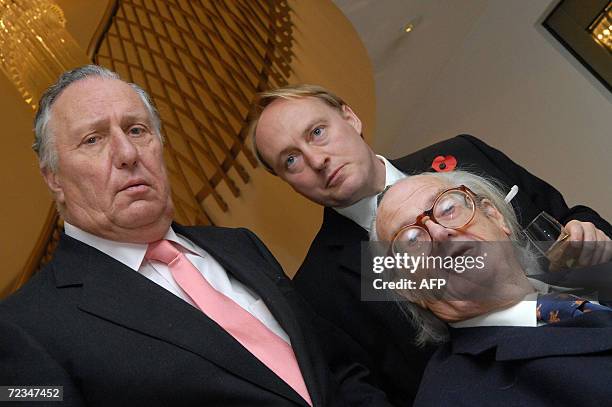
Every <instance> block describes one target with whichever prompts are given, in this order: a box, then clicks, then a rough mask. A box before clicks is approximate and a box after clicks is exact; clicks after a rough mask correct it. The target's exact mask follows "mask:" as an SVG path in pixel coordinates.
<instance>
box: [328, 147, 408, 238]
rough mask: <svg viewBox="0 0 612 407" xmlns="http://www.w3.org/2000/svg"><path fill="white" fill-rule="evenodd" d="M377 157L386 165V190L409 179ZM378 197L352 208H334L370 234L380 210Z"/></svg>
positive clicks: (381, 157)
mask: <svg viewBox="0 0 612 407" xmlns="http://www.w3.org/2000/svg"><path fill="white" fill-rule="evenodd" d="M376 157H378V159H379V160H381V161H382V162H383V163H384V164H385V188H386V187H387V186H389V185H393V184H395V183H396V182H397V181H399V180H401V179H403V178H406V177H407V175H406V174H404V173H403V172H401V171H400V170H398V169H397V168H395V167H394V166H393V164H391V163H390V162H389V160H387V159H386V158H385V157H383V156H382V155H377V156H376ZM377 197H378V194H377V195H372V196H368V197H366V198H363V199H362V200H360V201H357V202H355V203H354V204H352V205H350V206H347V207H345V208H334V210H336V212H338V213H339V214H340V215H343V216H346V217H347V218H349V219H350V220H352V221H353V222H355V223H356V224H358V225H359V226H361V227H362V228H364V229H365V230H367V231H368V233H370V230H371V229H372V222H373V221H374V217H375V216H376V210H377V209H378V205H377V202H376V199H377Z"/></svg>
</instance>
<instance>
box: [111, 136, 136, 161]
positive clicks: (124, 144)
mask: <svg viewBox="0 0 612 407" xmlns="http://www.w3.org/2000/svg"><path fill="white" fill-rule="evenodd" d="M111 139H112V141H111V144H112V154H113V164H114V165H115V167H117V168H129V167H134V166H135V165H136V164H137V163H138V148H137V147H136V146H135V145H134V142H133V140H132V139H131V138H130V136H129V135H127V134H125V132H124V131H123V130H122V129H118V130H116V131H114V132H113V134H112V137H111Z"/></svg>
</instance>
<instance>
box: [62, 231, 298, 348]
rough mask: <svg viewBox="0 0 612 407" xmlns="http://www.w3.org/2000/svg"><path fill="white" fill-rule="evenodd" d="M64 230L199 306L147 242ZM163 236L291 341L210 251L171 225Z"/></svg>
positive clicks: (211, 280) (220, 287)
mask: <svg viewBox="0 0 612 407" xmlns="http://www.w3.org/2000/svg"><path fill="white" fill-rule="evenodd" d="M64 229H65V231H66V234H67V235H68V236H70V237H72V238H74V239H77V240H79V241H81V242H83V243H85V244H87V245H89V246H91V247H93V248H95V249H98V250H99V251H101V252H102V253H105V254H106V255H108V256H110V257H112V258H113V259H115V260H117V261H118V262H120V263H123V264H125V265H126V266H127V267H129V268H131V269H132V270H134V271H136V272H138V273H139V274H142V275H143V276H145V277H146V278H148V279H149V280H151V281H153V282H154V283H155V284H157V285H159V286H161V287H163V288H165V289H166V290H168V291H170V292H171V293H172V294H174V295H176V296H177V297H179V298H181V299H182V300H183V301H186V302H188V303H189V304H191V305H192V306H194V307H196V305H195V304H194V302H193V301H192V300H191V298H189V296H188V295H187V293H185V292H184V291H183V290H182V289H181V288H180V287H179V285H178V284H177V283H176V281H174V278H173V277H172V273H171V272H170V270H169V269H168V266H167V265H166V264H164V263H161V262H158V261H155V260H146V259H145V258H144V257H145V253H146V252H147V248H148V245H147V244H141V243H123V242H115V241H112V240H107V239H103V238H101V237H99V236H95V235H92V234H91V233H88V232H85V231H84V230H82V229H79V228H78V227H76V226H74V225H71V224H70V223H68V222H64ZM164 239H167V240H169V241H171V242H175V243H178V244H179V245H181V246H182V247H184V248H186V249H187V250H189V251H190V252H191V253H185V255H186V257H187V258H188V259H189V261H190V262H191V263H192V264H193V265H194V266H195V267H196V269H198V271H199V272H200V273H202V276H203V277H204V278H205V279H206V280H207V281H208V282H209V283H210V285H212V286H213V287H214V288H215V289H216V290H217V291H219V292H221V293H223V294H224V295H225V296H227V297H229V298H231V299H232V300H233V301H234V302H236V303H237V304H238V305H240V306H241V307H242V308H243V309H245V310H246V311H248V312H249V313H250V314H251V315H253V316H254V317H255V318H257V319H258V320H259V321H261V322H262V323H263V324H264V325H265V326H266V327H267V328H268V329H270V330H271V331H272V332H274V333H275V334H277V335H278V336H279V337H281V338H282V339H283V340H284V341H285V342H287V343H289V344H291V341H290V340H289V336H288V335H287V333H286V332H285V330H284V329H283V328H282V327H281V326H280V325H279V323H278V322H277V321H276V319H275V318H274V316H273V315H272V313H271V312H270V310H269V309H268V307H267V306H266V304H265V303H264V302H263V300H262V299H261V298H260V297H259V296H258V295H257V294H256V293H255V292H253V291H252V290H250V289H249V288H248V287H246V286H245V285H244V284H242V283H241V282H240V281H238V280H236V279H234V278H233V277H231V276H229V275H228V274H227V272H226V271H225V270H224V269H223V267H221V265H220V264H219V263H218V262H217V261H216V260H215V259H214V258H213V257H212V256H211V255H210V254H208V253H207V252H206V251H205V250H203V249H202V248H200V247H198V246H197V245H195V244H194V243H192V242H191V241H190V240H188V239H187V238H185V237H183V236H180V235H177V234H176V233H175V232H174V230H172V228H170V229H168V232H167V233H166V235H165V236H164ZM196 308H197V307H196Z"/></svg>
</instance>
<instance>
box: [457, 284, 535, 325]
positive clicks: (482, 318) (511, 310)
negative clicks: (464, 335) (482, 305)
mask: <svg viewBox="0 0 612 407" xmlns="http://www.w3.org/2000/svg"><path fill="white" fill-rule="evenodd" d="M537 299H538V293H537V292H534V293H530V294H527V295H526V296H525V298H523V300H522V301H519V302H518V303H516V304H514V305H512V306H510V307H508V308H504V309H502V310H497V311H492V312H489V313H486V314H483V315H479V316H477V317H474V318H470V319H466V320H465V321H460V322H453V323H450V324H449V325H450V326H452V327H453V328H473V327H477V326H528V327H535V326H538V321H537V318H536V307H537Z"/></svg>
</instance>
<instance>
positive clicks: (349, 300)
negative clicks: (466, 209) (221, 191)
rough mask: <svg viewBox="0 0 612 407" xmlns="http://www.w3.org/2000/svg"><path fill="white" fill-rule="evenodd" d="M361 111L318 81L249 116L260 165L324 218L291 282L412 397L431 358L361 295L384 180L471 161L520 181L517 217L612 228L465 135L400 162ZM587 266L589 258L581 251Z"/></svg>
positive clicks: (404, 401)
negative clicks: (379, 146)
mask: <svg viewBox="0 0 612 407" xmlns="http://www.w3.org/2000/svg"><path fill="white" fill-rule="evenodd" d="M361 127H362V126H361V122H360V120H359V117H358V116H357V115H356V114H355V113H354V112H353V111H352V110H351V108H350V107H349V106H348V105H347V104H346V103H345V102H344V101H343V100H342V99H341V98H340V97H338V96H336V95H334V94H333V93H331V92H330V91H328V90H326V89H324V88H321V87H319V86H312V85H296V86H290V87H286V88H280V89H276V90H273V91H270V92H265V93H263V94H262V95H261V97H260V99H259V102H258V110H257V114H256V116H255V117H254V119H253V122H252V124H251V135H252V136H253V137H254V138H253V141H254V146H255V150H256V153H257V155H258V157H259V159H260V161H261V162H262V164H263V165H264V167H265V168H266V169H267V170H268V171H269V172H271V173H272V174H275V175H277V176H279V177H280V178H281V179H283V180H284V181H286V182H287V183H289V184H290V185H291V186H292V187H293V188H294V190H295V191H296V192H298V193H300V194H302V195H304V196H305V197H306V198H308V199H310V200H312V201H313V202H316V203H319V204H321V205H323V206H325V210H324V215H323V224H322V225H321V229H320V230H319V232H318V234H317V235H316V237H315V238H314V241H313V242H312V244H311V246H310V250H309V251H308V254H307V256H306V259H305V260H304V262H303V263H302V266H301V267H300V269H299V270H298V272H297V274H296V276H295V278H294V283H295V285H296V287H297V289H298V290H299V291H300V292H301V293H302V294H303V296H304V297H305V298H306V299H307V301H309V302H310V303H311V304H312V306H313V307H314V308H315V310H317V311H318V312H319V313H321V314H323V315H326V316H327V317H328V318H329V319H330V320H331V321H332V322H334V323H335V324H337V325H338V326H340V327H341V328H343V329H344V330H345V331H346V332H347V333H348V334H349V335H351V336H352V337H353V338H355V339H356V340H357V342H359V343H360V344H361V347H362V352H360V353H359V354H356V355H353V357H354V358H355V359H360V360H362V361H364V362H365V363H367V364H368V366H369V367H370V370H372V371H373V373H375V374H376V375H377V376H378V377H379V379H380V380H381V381H382V382H383V383H384V386H385V390H386V391H387V394H388V395H389V397H390V398H391V400H392V401H393V402H395V403H396V404H399V405H409V404H410V401H411V400H412V399H413V398H414V395H415V394H416V389H417V387H418V382H419V380H420V377H421V374H422V371H423V368H424V366H425V363H426V361H427V358H428V356H429V353H430V352H429V350H428V349H417V348H415V346H414V345H413V343H412V341H413V339H414V335H415V333H414V329H413V327H412V326H411V325H410V323H409V322H408V321H407V320H406V319H403V318H402V312H401V310H400V309H399V308H397V307H396V306H395V305H393V304H389V303H385V302H363V301H361V297H360V296H361V285H360V278H361V276H360V247H361V246H360V245H361V242H363V241H367V240H368V232H369V230H370V225H371V222H372V219H373V218H374V215H375V213H376V207H377V205H376V204H377V195H378V194H379V193H380V192H381V191H383V189H384V188H385V187H386V186H389V185H392V184H393V183H394V182H395V181H397V180H399V179H402V178H404V177H405V176H407V175H409V174H412V173H419V172H423V171H436V172H448V171H452V170H454V169H455V168H469V169H470V170H472V171H475V172H477V173H479V174H487V175H489V176H491V177H494V178H496V179H498V180H500V181H501V182H502V183H503V184H505V186H506V187H507V188H508V189H509V188H510V187H511V186H513V185H517V186H518V187H519V193H518V195H517V196H516V197H515V199H514V200H513V201H512V204H513V206H514V208H515V211H516V213H517V215H518V219H519V222H520V223H521V224H522V225H523V226H524V225H526V224H528V223H529V222H530V221H531V220H532V219H533V218H534V217H535V216H536V215H538V214H539V213H540V212H541V211H546V212H548V213H550V214H551V215H553V216H554V217H555V218H556V219H558V220H559V221H560V222H561V223H562V224H563V225H565V227H566V228H567V230H568V231H569V232H570V233H571V236H572V237H571V239H573V240H576V241H588V240H595V241H597V240H600V241H601V240H605V239H607V237H606V235H608V236H612V226H611V225H610V224H609V223H608V222H607V221H606V220H604V219H602V218H601V217H600V216H599V215H598V214H597V213H596V212H595V211H594V210H592V209H590V208H587V207H585V206H580V205H579V206H575V207H572V208H569V207H568V206H567V204H566V203H565V201H564V199H563V196H562V195H561V194H560V193H559V191H557V190H556V189H555V188H553V187H552V186H551V185H549V184H548V183H546V182H544V181H542V180H541V179H539V178H537V177H535V176H534V175H532V174H530V173H529V172H528V171H526V170H525V169H524V168H522V167H520V166H519V165H517V164H516V163H514V162H513V161H512V160H510V159H509V158H508V157H507V156H506V155H504V154H503V153H502V152H500V151H498V150H496V149H494V148H492V147H490V146H488V145H487V144H485V143H483V142H482V141H480V140H478V139H477V138H475V137H472V136H469V135H460V136H457V137H454V138H451V139H449V140H446V141H443V142H440V143H437V144H434V145H432V146H429V147H427V148H425V149H423V150H420V151H417V152H415V153H412V154H409V155H407V156H405V157H402V158H399V159H397V160H387V159H386V158H384V157H382V156H377V155H376V154H375V153H374V152H373V151H372V150H371V148H370V147H369V146H368V145H367V144H366V143H365V141H364V140H363V138H362V137H361ZM583 260H584V262H585V264H588V263H589V262H590V261H592V258H591V256H590V255H589V253H588V251H584V258H583Z"/></svg>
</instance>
